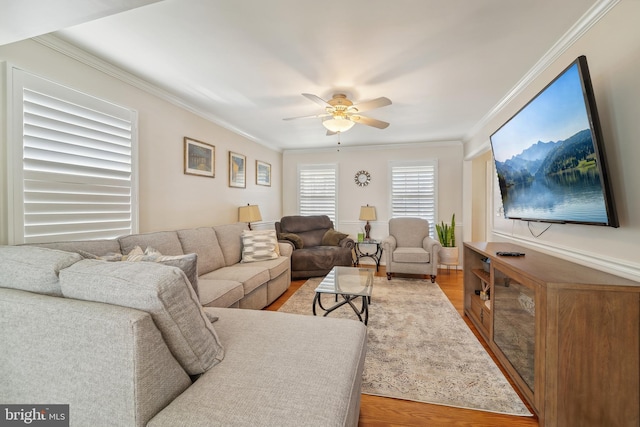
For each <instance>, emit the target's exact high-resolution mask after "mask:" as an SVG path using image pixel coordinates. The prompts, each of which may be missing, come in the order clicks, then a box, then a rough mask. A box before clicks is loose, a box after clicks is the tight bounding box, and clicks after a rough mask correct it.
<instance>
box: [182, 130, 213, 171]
mask: <svg viewBox="0 0 640 427" xmlns="http://www.w3.org/2000/svg"><path fill="white" fill-rule="evenodd" d="M184 173H185V174H187V175H198V176H206V177H209V178H215V176H216V147H215V146H213V145H210V144H207V143H206V142H202V141H197V140H195V139H192V138H187V137H186V136H185V137H184Z"/></svg>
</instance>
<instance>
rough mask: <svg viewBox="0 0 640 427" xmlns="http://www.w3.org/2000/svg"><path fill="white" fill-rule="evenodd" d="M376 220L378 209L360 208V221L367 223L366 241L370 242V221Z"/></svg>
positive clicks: (365, 230) (365, 228)
mask: <svg viewBox="0 0 640 427" xmlns="http://www.w3.org/2000/svg"><path fill="white" fill-rule="evenodd" d="M375 220H376V208H375V207H373V206H369V205H367V206H361V207H360V221H367V224H366V225H365V226H364V232H365V236H364V238H365V240H370V237H369V232H370V231H371V225H369V221H375Z"/></svg>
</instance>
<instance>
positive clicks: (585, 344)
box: [464, 242, 640, 427]
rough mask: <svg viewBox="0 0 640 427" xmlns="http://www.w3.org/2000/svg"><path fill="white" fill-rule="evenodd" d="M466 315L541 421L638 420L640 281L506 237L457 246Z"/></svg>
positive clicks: (564, 425) (549, 425) (564, 426)
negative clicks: (503, 253)
mask: <svg viewBox="0 0 640 427" xmlns="http://www.w3.org/2000/svg"><path fill="white" fill-rule="evenodd" d="M498 251H509V252H524V253H525V256H522V257H506V256H498V255H496V252H498ZM485 259H486V260H489V263H488V264H487V263H486V262H483V260H485ZM486 270H488V271H486ZM483 283H484V284H485V288H488V289H489V299H488V303H486V304H485V301H484V300H482V299H481V298H480V296H479V295H477V293H478V292H476V291H480V290H482V287H483ZM464 312H465V314H466V315H467V316H468V317H469V319H470V320H471V322H472V323H473V324H474V325H475V327H476V328H477V329H478V331H479V332H480V334H481V335H482V337H483V338H484V339H485V341H486V342H487V344H488V345H489V347H490V348H491V349H492V350H493V352H494V353H495V355H496V357H497V358H498V360H499V361H500V363H501V364H502V366H503V367H504V368H505V370H506V371H507V373H508V374H509V376H510V377H511V378H512V379H513V381H514V382H515V384H516V385H517V387H518V388H519V390H520V391H521V393H522V394H523V395H524V397H525V398H526V399H527V401H528V402H529V404H530V405H531V406H532V407H533V409H534V411H535V412H536V414H537V415H538V418H539V422H540V426H541V427H542V426H544V427H556V426H558V427H570V426H576V427H585V426H636V427H638V426H639V425H640V283H639V282H635V281H632V280H628V279H625V278H621V277H618V276H615V275H612V274H608V273H605V272H602V271H599V270H595V269H592V268H589V267H585V266H582V265H579V264H576V263H572V262H569V261H565V260H562V259H560V258H556V257H553V256H550V255H546V254H543V253H541V252H537V251H534V250H531V249H527V248H524V247H521V246H517V245H514V244H510V243H494V242H489V243H487V242H481V243H464Z"/></svg>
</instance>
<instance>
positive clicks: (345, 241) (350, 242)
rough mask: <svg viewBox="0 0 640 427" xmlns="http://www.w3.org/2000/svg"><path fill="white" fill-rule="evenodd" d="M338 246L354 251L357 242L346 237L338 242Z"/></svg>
mask: <svg viewBox="0 0 640 427" xmlns="http://www.w3.org/2000/svg"><path fill="white" fill-rule="evenodd" d="M338 246H341V247H343V248H347V249H353V248H355V247H356V242H354V241H353V239H352V238H351V237H345V238H344V239H342V240H340V241H339V242H338Z"/></svg>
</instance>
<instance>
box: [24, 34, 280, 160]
mask: <svg viewBox="0 0 640 427" xmlns="http://www.w3.org/2000/svg"><path fill="white" fill-rule="evenodd" d="M31 40H33V41H35V42H37V43H40V44H41V45H43V46H46V47H48V48H50V49H53V50H55V51H56V52H59V53H61V54H63V55H65V56H68V57H69V58H72V59H75V60H76V61H78V62H80V63H82V64H85V65H88V66H89V67H92V68H94V69H96V70H98V71H100V72H103V73H105V74H107V75H109V76H111V77H113V78H116V79H118V80H120V81H122V82H124V83H126V84H128V85H131V86H133V87H136V88H138V89H140V90H142V91H145V92H147V93H149V94H151V95H153V96H156V97H158V98H160V99H162V100H164V101H167V102H169V103H171V104H173V105H175V106H177V107H179V108H181V109H183V110H186V111H189V112H190V113H193V114H195V115H197V116H199V117H202V118H203V119H205V120H207V121H209V122H212V123H214V124H216V125H218V126H220V127H222V128H224V129H227V130H229V131H231V132H233V133H235V134H238V135H240V136H242V137H244V138H246V139H248V140H250V141H252V142H255V143H256V144H260V145H263V146H265V147H267V148H269V149H271V150H274V151H277V152H282V149H281V148H279V147H276V146H273V145H270V144H268V143H265V142H264V141H261V140H259V139H258V138H255V137H254V136H253V135H250V134H248V133H246V132H244V131H242V130H240V129H238V128H237V127H235V126H233V125H231V124H229V123H227V122H225V121H224V120H222V119H220V118H219V117H217V116H214V115H212V114H210V113H208V112H205V111H202V110H200V109H198V108H196V107H194V106H193V105H192V104H190V103H188V102H186V101H185V100H184V99H182V98H180V97H178V96H176V95H174V94H172V93H170V92H168V91H166V90H164V89H161V88H160V87H158V86H156V85H154V84H151V83H149V82H147V81H146V80H143V79H141V78H140V77H137V76H135V75H134V74H131V73H129V72H127V71H125V70H123V69H121V68H119V67H116V66H115V65H113V64H111V63H109V62H107V61H104V60H102V59H100V58H98V57H96V56H94V55H92V54H90V53H89V52H87V51H85V50H82V49H80V48H79V47H77V46H74V45H72V44H71V43H68V42H66V41H64V40H62V39H60V38H58V37H56V36H54V35H51V34H46V35H43V36H38V37H34V38H32V39H31Z"/></svg>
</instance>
